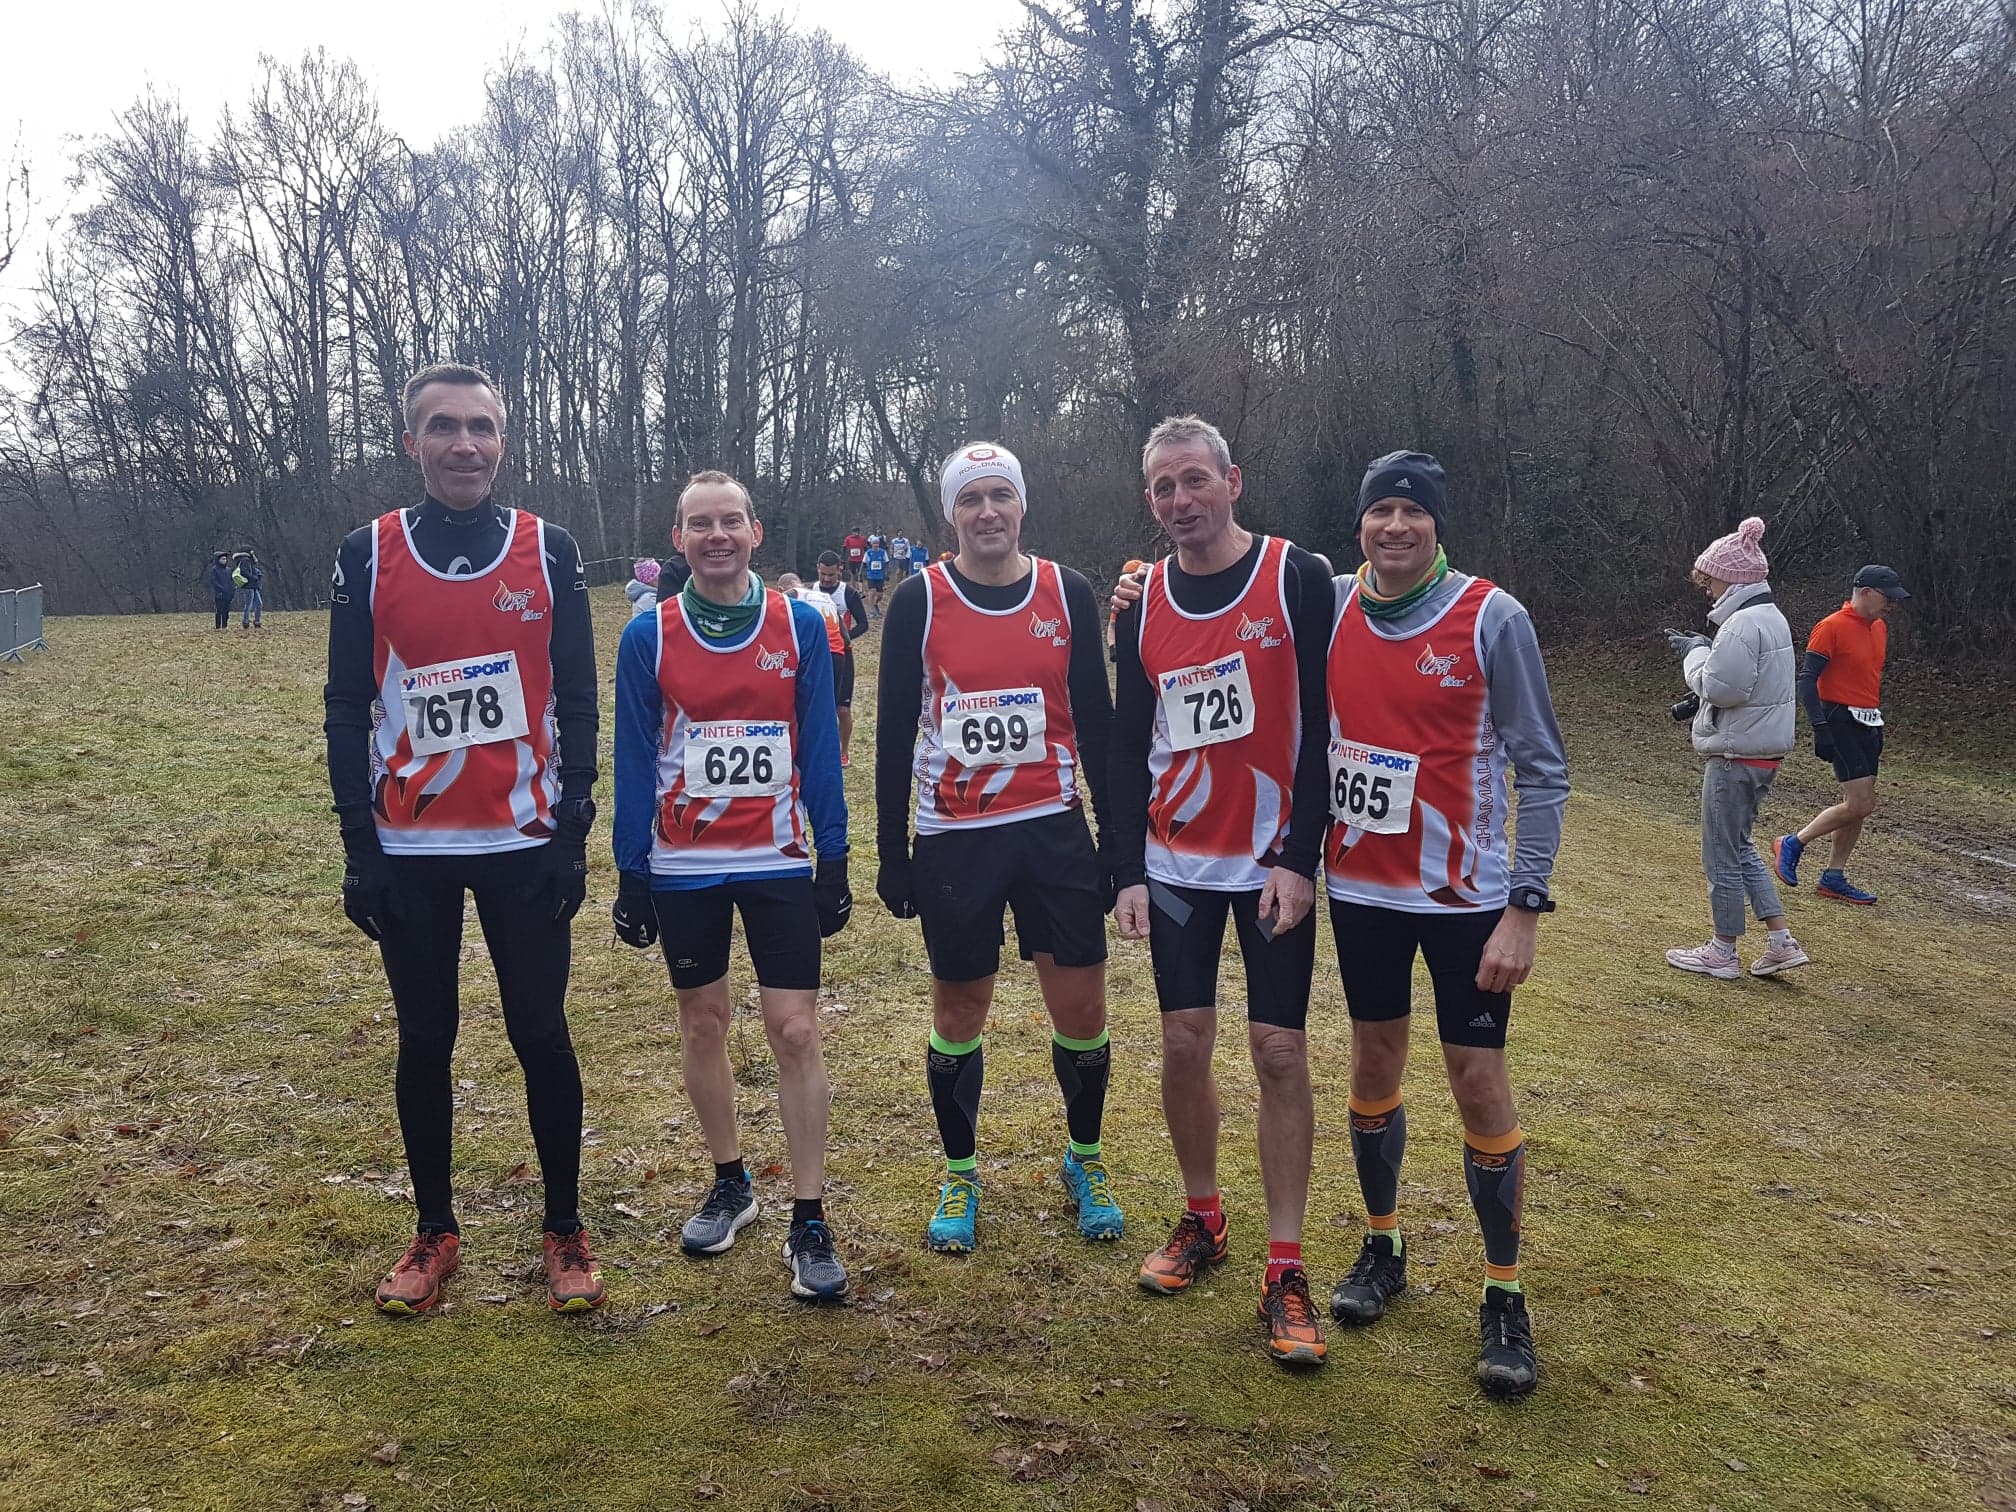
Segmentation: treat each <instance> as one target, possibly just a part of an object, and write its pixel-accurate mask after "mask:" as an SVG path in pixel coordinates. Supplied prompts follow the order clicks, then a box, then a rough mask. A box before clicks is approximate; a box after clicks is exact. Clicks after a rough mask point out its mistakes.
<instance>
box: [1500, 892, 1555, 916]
mask: <svg viewBox="0 0 2016 1512" xmlns="http://www.w3.org/2000/svg"><path fill="white" fill-rule="evenodd" d="M1511 903H1512V906H1513V907H1514V908H1523V909H1525V910H1526V912H1528V913H1536V914H1543V913H1552V912H1554V900H1553V899H1552V898H1550V897H1548V896H1547V894H1545V893H1544V892H1542V891H1540V889H1539V888H1537V887H1515V888H1513V889H1512V898H1511Z"/></svg>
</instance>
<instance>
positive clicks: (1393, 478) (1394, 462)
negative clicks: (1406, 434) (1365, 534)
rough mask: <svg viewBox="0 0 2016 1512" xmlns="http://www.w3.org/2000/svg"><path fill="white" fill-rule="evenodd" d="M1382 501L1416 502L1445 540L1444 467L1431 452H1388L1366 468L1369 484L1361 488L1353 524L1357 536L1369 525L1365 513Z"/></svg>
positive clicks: (1362, 485) (1438, 536)
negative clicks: (1359, 529)
mask: <svg viewBox="0 0 2016 1512" xmlns="http://www.w3.org/2000/svg"><path fill="white" fill-rule="evenodd" d="M1381 499H1412V500H1413V501H1414V502H1415V503H1417V504H1419V505H1420V506H1421V507H1422V508H1423V509H1425V510H1427V511H1428V513H1429V514H1430V515H1432V516H1434V519H1435V538H1436V539H1437V540H1438V541H1439V540H1440V539H1441V538H1442V534H1443V531H1444V530H1445V528H1446V526H1447V522H1446V521H1445V520H1444V518H1443V514H1442V499H1443V477H1442V464H1441V463H1440V462H1438V461H1436V460H1435V459H1434V458H1433V457H1431V456H1429V455H1428V453H1426V452H1417V451H1396V452H1388V453H1387V454H1386V455H1385V456H1383V457H1379V458H1377V459H1376V460H1374V461H1373V463H1372V464H1371V466H1369V467H1367V468H1366V469H1365V481H1364V482H1363V483H1361V484H1359V485H1358V513H1357V515H1356V516H1355V517H1353V519H1352V521H1351V529H1352V531H1353V533H1356V531H1357V530H1358V528H1359V527H1360V526H1361V525H1363V524H1364V523H1365V511H1366V510H1368V509H1370V508H1371V507H1372V506H1373V505H1374V504H1376V503H1378V502H1379V500H1381Z"/></svg>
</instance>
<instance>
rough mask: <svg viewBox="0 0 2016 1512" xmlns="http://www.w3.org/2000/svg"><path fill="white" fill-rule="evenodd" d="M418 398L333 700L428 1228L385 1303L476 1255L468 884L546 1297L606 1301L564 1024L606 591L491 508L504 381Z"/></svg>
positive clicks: (413, 1294)
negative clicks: (466, 1138) (469, 1217)
mask: <svg viewBox="0 0 2016 1512" xmlns="http://www.w3.org/2000/svg"><path fill="white" fill-rule="evenodd" d="M403 402H404V408H405V419H406V436H405V445H406V453H407V455H408V456H410V457H411V458H413V460H414V461H415V462H416V463H418V464H419V468H420V476H421V480H422V482H423V483H424V484H425V485H426V490H427V496H426V500H425V502H423V503H421V504H420V505H418V506H416V507H414V508H411V509H399V510H393V511H392V512H391V513H389V514H386V515H384V516H382V517H380V518H379V519H377V520H374V521H373V522H371V523H370V524H368V525H364V526H361V527H359V528H358V529H356V530H354V531H352V532H351V533H350V534H349V536H347V537H346V538H345V539H344V542H343V545H342V548H341V549H340V551H339V552H338V553H337V557H336V573H335V577H334V578H333V580H332V581H331V584H330V611H329V681H328V684H327V686H326V687H325V689H324V692H323V697H324V703H325V706H326V719H325V723H324V729H325V730H326V731H327V733H328V737H329V785H330V790H331V792H332V794H333V795H334V798H335V809H336V813H337V815H338V817H339V818H340V820H341V822H342V830H343V848H344V853H345V857H346V860H347V866H346V869H345V872H344V877H343V908H344V912H345V913H346V914H348V915H349V917H350V919H351V920H352V922H354V923H355V924H356V925H357V926H358V928H360V929H362V930H363V931H364V932H365V934H367V935H369V936H370V937H371V938H372V939H374V940H376V941H377V942H378V945H379V950H380V952H381V954H382V955H383V957H384V961H385V975H386V978H387V980H388V981H389V982H390V984H391V988H392V1000H393V1005H394V1007H395V1008H396V1010H397V1012H398V1016H399V1065H398V1073H397V1096H398V1105H399V1126H400V1132H401V1133H402V1135H403V1136H404V1140H405V1145H406V1163H407V1167H408V1169H409V1171H410V1172H411V1175H412V1180H413V1197H414V1202H415V1204H416V1205H417V1206H418V1208H419V1233H418V1235H417V1237H416V1238H415V1239H414V1241H413V1243H412V1244H411V1245H409V1246H408V1247H407V1250H406V1253H405V1254H404V1255H403V1256H401V1257H400V1260H399V1263H398V1264H397V1265H395V1266H394V1267H393V1269H392V1271H391V1272H390V1273H389V1274H388V1275H387V1276H386V1277H385V1279H384V1281H383V1282H382V1283H381V1284H380V1286H379V1289H378V1294H377V1303H378V1306H379V1308H380V1309H381V1310H383V1311H385V1312H388V1313H395V1314H404V1313H416V1312H424V1311H426V1310H427V1309H428V1308H430V1307H432V1306H433V1305H434V1304H435V1302H436V1301H437V1300H438V1299H439V1297H440V1284H441V1282H442V1281H444V1280H446V1279H447V1278H448V1277H449V1276H450V1275H452V1274H454V1272H455V1269H456V1267H457V1265H458V1264H459V1263H460V1250H461V1239H460V1232H459V1230H458V1228H457V1226H456V1222H455V1213H454V1207H453V1202H452V1196H451V1186H450V1180H449V1167H450V1154H451V1144H452V1136H453V1122H454V1091H453V1089H452V1087H451V1085H450V1081H449V1059H450V1056H451V1055H452V1053H453V1051H454V1047H455V1036H456V1031H457V1028H458V1025H459V1021H460V1007H459V994H458V988H457V976H458V969H457V968H458V963H459V961H460V957H461V945H462V914H463V898H464V895H465V894H474V896H475V899H476V913H477V917H478V919H479V920H480V921H481V925H482V929H483V938H484V942H485V944H486V945H488V947H489V950H490V959H491V962H492V964H493V965H494V966H495V967H496V969H497V983H498V989H499V993H500V995H501V998H502V1001H503V1007H504V1024H505V1029H506V1032H507V1033H508V1034H509V1035H510V1038H511V1047H512V1049H513V1050H514V1051H516V1052H517V1056H518V1061H519V1064H520V1065H521V1066H522V1067H523V1068H524V1072H525V1091H526V1105H527V1110H528V1112H529V1113H530V1115H531V1123H532V1136H533V1141H534V1143H535V1144H536V1145H537V1147H538V1151H539V1165H540V1170H541V1174H542V1175H543V1176H544V1178H545V1184H546V1217H545V1231H546V1232H545V1258H546V1270H547V1280H548V1288H549V1293H550V1301H551V1303H552V1306H553V1307H554V1308H555V1309H556V1310H558V1311H565V1312H573V1311H580V1310H583V1309H587V1308H592V1307H598V1306H600V1305H601V1302H602V1281H601V1273H600V1270H599V1268H598V1267H597V1265H596V1263H595V1257H594V1254H593V1252H592V1250H591V1249H590V1247H589V1242H588V1234H587V1231H586V1230H585V1229H584V1228H582V1226H581V1219H580V1214H579V1212H578V1211H577V1208H578V1203H579V1193H578V1187H579V1174H580V1164H581V1070H580V1066H579V1065H578V1064H577V1063H576V1061H575V1058H574V1046H573V1041H572V1039H571V1038H570V1036H569V1034H568V1031H567V1017H566V994H567V976H568V970H569V967H570V965H571V961H572V935H571V921H572V920H573V917H574V914H575V911H576V910H577V909H579V908H580V906H581V902H582V899H583V898H584V897H585V896H586V893H587V886H588V858H587V840H588V830H589V827H590V825H591V824H593V822H594V818H595V804H594V800H593V799H592V798H591V797H590V794H591V792H592V791H593V789H594V785H595V777H596V771H595V733H596V726H597V710H596V687H595V643H594V635H593V630H592V627H591V625H590V621H589V614H588V593H587V587H588V585H587V581H586V578H585V576H584V574H583V572H582V568H581V554H580V552H579V551H578V550H576V548H575V545H574V542H573V541H572V540H571V539H570V538H569V537H568V535H567V533H566V532H565V531H564V530H561V529H560V528H559V527H558V526H555V525H551V524H548V523H547V522H546V521H544V520H541V519H540V518H539V517H538V516H536V515H532V514H528V513H526V512H525V511H524V510H513V509H504V508H501V507H500V506H498V505H497V504H495V503H494V502H492V500H491V497H490V491H491V487H492V485H493V484H494V483H495V481H496V477H497V468H498V465H499V463H500V461H501V460H502V458H503V455H504V410H503V405H502V403H501V401H500V400H499V399H498V397H497V390H496V386H495V385H494V384H492V383H491V381H490V380H489V378H487V377H486V376H484V374H483V373H482V372H480V371H479V370H477V369H475V368H469V367H460V366H448V365H443V366H438V367H433V368H428V369H426V370H424V371H422V372H420V373H417V374H415V375H414V377H413V378H412V379H411V380H410V381H409V382H408V383H407V385H406V388H405V393H404V396H403Z"/></svg>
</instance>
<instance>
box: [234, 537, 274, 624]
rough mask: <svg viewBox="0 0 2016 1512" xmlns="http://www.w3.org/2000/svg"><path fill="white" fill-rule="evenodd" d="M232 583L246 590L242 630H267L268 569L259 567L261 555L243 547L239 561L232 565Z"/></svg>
mask: <svg viewBox="0 0 2016 1512" xmlns="http://www.w3.org/2000/svg"><path fill="white" fill-rule="evenodd" d="M231 581H232V583H233V584H235V585H236V586H237V587H240V588H243V589H244V590H245V603H244V608H243V612H242V615H241V617H240V619H239V621H238V628H239V629H240V630H264V629H265V628H266V596H265V593H264V587H265V583H266V569H265V568H263V567H261V566H260V565H259V553H258V552H256V551H254V550H253V549H252V548H251V547H250V546H245V547H241V548H240V549H239V552H238V557H237V560H236V561H234V562H233V563H232V564H231Z"/></svg>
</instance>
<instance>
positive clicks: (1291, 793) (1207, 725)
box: [1140, 536, 1302, 892]
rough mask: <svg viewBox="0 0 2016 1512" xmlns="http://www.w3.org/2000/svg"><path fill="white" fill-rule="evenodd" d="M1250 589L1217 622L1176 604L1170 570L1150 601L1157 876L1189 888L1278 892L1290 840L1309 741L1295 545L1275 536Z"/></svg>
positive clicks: (1151, 851) (1157, 570)
mask: <svg viewBox="0 0 2016 1512" xmlns="http://www.w3.org/2000/svg"><path fill="white" fill-rule="evenodd" d="M1261 539H1262V542H1263V544H1262V546H1261V549H1260V557H1259V561H1258V562H1257V563H1256V564H1255V566H1254V569H1253V576H1252V577H1251V578H1250V579H1249V580H1248V581H1247V584H1246V587H1245V589H1244V590H1243V591H1242V592H1241V593H1240V595H1239V597H1238V598H1236V599H1234V600H1233V601H1232V603H1230V604H1229V605H1227V606H1226V607H1225V608H1224V609H1221V610H1220V611H1219V612H1218V613H1216V614H1209V615H1193V614H1187V613H1185V612H1184V611H1183V610H1182V609H1181V608H1179V607H1178V606H1177V604H1176V601H1175V600H1174V599H1173V598H1171V597H1170V595H1169V576H1168V574H1169V561H1170V559H1169V558H1164V559H1163V560H1162V561H1160V562H1157V563H1156V564H1155V565H1154V567H1152V568H1151V569H1150V570H1149V573H1148V581H1147V583H1146V585H1145V586H1144V588H1143V591H1142V596H1141V626H1140V647H1141V666H1142V670H1143V671H1145V672H1146V673H1147V674H1148V680H1149V682H1150V684H1151V685H1152V686H1153V688H1154V693H1155V733H1154V739H1153V742H1152V744H1151V745H1150V747H1149V751H1148V781H1149V793H1148V847H1147V857H1146V859H1147V864H1148V875H1149V876H1150V877H1153V878H1154V879H1155V880H1157V881H1159V882H1168V883H1173V884H1175V885H1177V886H1180V887H1203V888H1210V889H1212V890H1214V891H1218V892H1250V891H1253V890H1256V889H1258V888H1260V887H1263V886H1265V885H1266V882H1267V873H1268V872H1269V871H1270V870H1272V869H1273V867H1274V866H1275V865H1276V864H1278V862H1279V861H1280V857H1281V844H1282V842H1283V841H1284V840H1285V839H1286V838H1287V836H1288V819H1289V814H1290V811H1291V810H1292V809H1293V807H1294V802H1295V756H1296V751H1297V749H1298V747H1299V744H1300V741H1301V736H1302V697H1301V686H1300V684H1299V683H1298V681H1297V679H1296V666H1295V632H1294V628H1293V626H1291V625H1290V624H1289V622H1288V602H1287V575H1288V542H1287V541H1285V540H1283V539H1282V538H1281V537H1279V536H1263V537H1262V538H1261Z"/></svg>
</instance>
